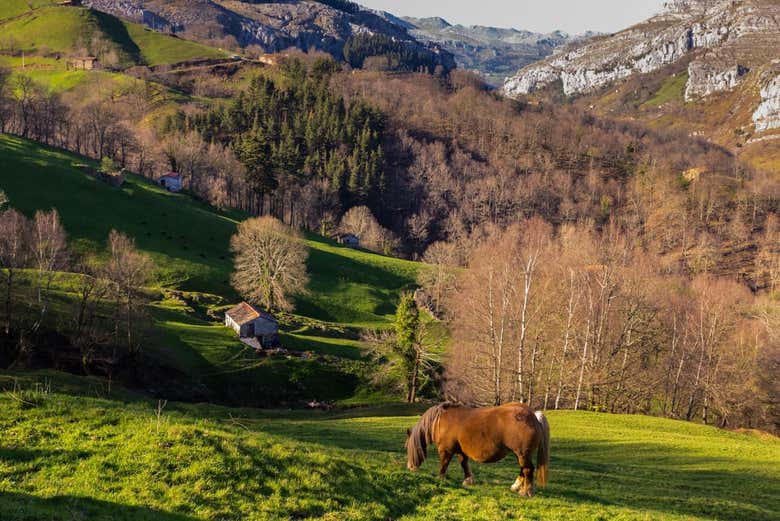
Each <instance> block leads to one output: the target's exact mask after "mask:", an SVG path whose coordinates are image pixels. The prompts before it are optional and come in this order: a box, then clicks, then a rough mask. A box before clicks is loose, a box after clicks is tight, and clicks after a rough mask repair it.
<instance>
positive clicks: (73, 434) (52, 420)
mask: <svg viewBox="0 0 780 521" xmlns="http://www.w3.org/2000/svg"><path fill="white" fill-rule="evenodd" d="M35 381H38V382H39V383H41V384H42V383H43V382H44V377H43V376H41V377H34V378H23V379H22V380H21V383H20V384H17V385H19V386H21V387H23V388H24V389H26V390H25V391H22V392H15V393H9V392H2V393H0V427H2V428H0V447H2V448H1V449H0V512H2V513H3V520H4V521H22V520H25V521H27V520H31V519H49V520H57V521H59V520H66V519H67V520H70V519H74V518H77V519H90V520H94V521H101V520H112V521H124V520H156V521H159V520H163V521H194V520H200V519H203V520H205V519H224V520H238V519H241V520H287V519H312V520H314V519H319V520H333V519H340V520H349V519H351V520H361V521H367V520H385V519H399V520H401V519H402V520H414V519H420V520H422V519H425V520H445V519H475V520H499V519H500V520H504V519H540V520H544V519H547V520H552V519H576V520H581V521H586V520H599V519H623V520H649V519H653V520H676V521H682V520H688V521H694V520H705V519H706V520H722V521H726V520H728V521H735V520H751V521H763V520H767V521H768V520H771V519H776V518H777V516H778V514H780V503H779V502H778V498H780V489H778V483H780V465H779V464H778V462H779V461H780V443H778V441H777V440H776V439H770V440H762V439H759V438H756V437H753V436H751V435H746V434H733V433H728V432H722V431H718V430H715V429H713V428H709V427H702V426H697V425H692V424H688V423H682V422H673V421H668V420H662V419H655V418H646V417H632V416H614V415H600V414H594V413H582V412H580V413H576V412H550V413H549V419H550V423H551V426H552V433H553V449H552V461H553V464H552V471H551V472H552V473H551V482H550V486H549V487H548V488H547V489H545V490H543V491H541V493H540V494H538V495H537V497H536V498H534V499H533V500H527V499H522V498H519V497H517V496H516V495H513V494H511V493H510V492H509V485H510V484H511V482H512V481H513V480H514V478H515V476H516V475H517V465H516V462H513V461H512V458H507V460H505V461H503V462H501V463H500V464H497V465H489V466H488V465H477V466H476V467H475V469H474V471H475V474H476V479H477V485H476V486H475V487H473V488H470V489H464V488H463V487H461V485H460V482H461V479H462V477H461V475H460V469H459V468H458V466H457V465H452V466H451V468H450V472H449V477H448V479H447V480H446V481H445V482H439V481H438V480H437V479H436V477H435V468H436V462H435V461H433V460H434V459H435V458H432V459H430V460H429V461H427V462H426V464H425V465H424V466H423V468H422V469H421V471H420V472H419V473H417V474H412V473H409V472H407V471H406V470H405V468H404V466H405V455H404V453H403V436H404V431H405V429H406V428H407V427H409V426H411V425H413V423H414V422H415V421H416V419H417V418H416V417H414V416H412V413H411V412H410V411H408V410H404V409H398V408H390V409H384V410H363V411H358V412H356V413H338V414H321V413H279V412H270V411H269V412H264V413H260V412H254V411H249V410H231V409H224V408H219V407H213V406H183V405H178V404H168V405H167V406H166V407H164V408H163V409H162V410H161V411H160V412H159V413H158V411H157V404H156V403H154V404H153V403H150V402H148V401H144V400H142V399H138V397H135V396H132V395H126V394H122V393H121V391H120V392H118V391H116V390H115V391H114V395H113V396H112V395H108V394H106V390H105V388H104V387H102V386H101V384H100V383H99V382H97V381H92V382H90V383H86V382H83V383H75V382H72V381H66V382H61V381H59V380H58V377H56V376H54V377H53V380H52V376H51V375H49V376H48V377H47V380H46V381H48V382H49V385H50V386H51V391H52V392H35V391H33V388H34V382H35ZM13 385H14V384H13V382H12V380H11V378H8V377H3V376H2V375H0V387H2V388H5V389H8V390H10V389H11V388H13ZM79 385H81V386H82V387H81V391H83V392H88V393H90V394H92V395H93V397H91V398H89V397H81V398H79V397H74V396H69V395H67V394H59V393H61V392H65V393H67V392H70V391H74V390H78V389H79ZM39 389H42V388H41V387H40V386H39ZM94 393H97V394H98V395H99V396H100V397H99V398H95V397H94ZM65 426H67V427H65ZM429 452H430V455H431V456H433V454H434V453H435V451H433V450H430V451H429Z"/></svg>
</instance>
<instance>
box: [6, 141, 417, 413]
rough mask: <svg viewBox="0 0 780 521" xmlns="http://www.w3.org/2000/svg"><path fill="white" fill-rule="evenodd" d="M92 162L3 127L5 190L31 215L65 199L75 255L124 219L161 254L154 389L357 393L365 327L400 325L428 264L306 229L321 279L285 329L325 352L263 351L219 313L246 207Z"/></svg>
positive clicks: (154, 310) (294, 341) (209, 393)
mask: <svg viewBox="0 0 780 521" xmlns="http://www.w3.org/2000/svg"><path fill="white" fill-rule="evenodd" d="M82 162H88V161H87V160H85V159H84V158H78V157H75V156H73V155H70V154H68V153H65V152H63V151H59V150H54V149H50V148H47V147H43V146H41V145H38V144H35V143H32V142H30V141H26V140H23V139H21V138H17V137H11V136H4V135H0V189H2V190H4V191H5V193H6V194H7V195H8V197H9V198H10V201H11V205H12V206H13V207H15V208H17V209H19V210H20V211H22V212H24V213H26V214H27V215H30V216H31V215H33V214H34V212H35V211H37V210H47V209H50V208H57V210H58V211H59V213H60V215H61V218H62V222H63V225H64V226H65V229H66V230H67V232H68V235H69V238H70V242H71V245H72V248H73V249H74V250H75V252H76V253H77V254H89V255H93V254H97V255H101V254H103V252H104V250H105V241H106V238H107V236H108V234H109V232H110V231H111V229H117V230H119V231H122V232H124V233H127V234H128V235H130V236H132V237H134V238H135V239H136V243H137V245H138V247H139V248H140V249H142V250H143V251H145V252H147V253H148V254H149V255H151V256H152V258H153V260H154V263H155V266H156V274H155V275H156V279H155V283H154V285H155V287H157V288H159V290H158V291H159V292H163V293H166V295H167V296H165V297H163V296H160V297H159V298H158V302H156V303H155V304H154V305H153V306H152V307H151V308H150V312H151V316H152V318H153V320H154V321H153V323H152V327H151V328H150V330H149V331H148V336H147V337H146V339H145V341H144V352H145V354H146V355H147V356H149V357H151V358H152V359H154V360H157V361H158V362H159V363H160V365H161V366H163V367H165V368H168V369H172V370H174V371H175V372H176V374H175V375H174V376H173V377H171V379H170V380H171V381H170V382H168V381H162V382H160V383H159V384H155V389H156V390H158V391H165V392H166V393H168V394H167V395H169V396H176V397H181V398H185V397H188V396H189V397H190V398H191V397H200V398H202V399H209V400H215V401H220V402H225V403H251V404H267V403H273V402H278V401H279V400H286V399H290V400H300V399H315V398H316V399H320V400H329V401H343V400H349V399H351V398H354V396H353V395H354V394H355V392H357V391H358V390H359V388H360V383H361V381H362V376H361V375H364V374H366V372H367V371H368V367H367V366H368V362H366V361H365V360H364V346H363V345H362V344H361V342H360V341H359V340H358V336H359V329H361V328H367V327H370V328H386V327H389V326H390V324H391V320H392V317H393V313H394V311H395V305H396V302H397V299H398V296H399V293H400V291H402V290H404V289H406V288H411V287H413V285H414V281H415V278H416V274H417V270H418V269H419V265H418V264H416V263H412V262H408V261H403V260H399V259H393V258H389V257H383V256H380V255H375V254H372V253H368V252H363V251H354V250H351V249H348V248H342V247H340V246H337V245H336V244H334V243H333V242H332V241H329V240H327V239H324V238H322V237H318V236H314V235H310V236H308V237H307V244H308V245H309V247H310V257H309V263H308V270H309V274H310V278H311V284H310V285H309V288H308V291H307V294H306V295H304V296H302V297H300V298H299V299H298V307H297V310H296V313H297V314H298V316H297V317H292V318H291V320H292V323H291V324H290V325H289V326H285V330H284V331H285V334H284V335H283V337H282V338H283V341H284V343H285V345H286V346H287V347H289V348H290V349H293V350H296V351H304V352H311V353H313V354H314V355H315V356H314V357H313V359H300V358H290V359H286V358H280V359H259V358H258V357H257V356H256V355H255V354H254V353H253V352H251V351H250V350H249V349H248V348H246V347H245V346H244V345H243V344H241V343H240V342H238V341H237V340H236V338H235V337H234V336H233V334H232V333H231V332H230V331H229V330H228V329H226V328H224V327H223V326H222V324H221V322H220V321H219V320H218V318H219V317H220V314H219V312H218V311H219V309H224V307H225V306H228V305H230V304H231V303H235V302H236V301H238V300H239V297H238V296H237V295H236V294H235V292H234V291H233V289H232V288H231V287H230V284H229V279H230V272H231V270H232V259H231V255H230V252H229V243H230V237H231V236H232V234H233V233H235V230H236V225H237V223H238V221H239V220H240V219H242V218H243V216H242V215H240V214H237V213H224V212H218V211H216V210H214V209H213V208H211V207H209V206H206V205H204V204H201V203H198V202H196V201H194V200H192V199H191V198H190V197H188V196H187V195H184V194H170V193H168V192H166V191H165V190H162V189H161V188H159V187H158V186H156V185H154V184H152V183H150V182H148V181H147V180H145V179H142V178H139V177H135V176H131V177H130V178H129V179H128V181H127V183H126V184H125V186H124V187H123V188H122V189H116V188H112V187H110V186H108V185H106V184H104V183H102V182H100V181H97V180H96V179H94V178H92V177H90V176H89V175H87V174H85V173H83V172H81V171H79V170H78V169H76V168H75V167H74V166H73V165H74V164H78V163H82ZM42 187H43V188H42ZM57 290H58V292H59V294H60V296H61V299H62V305H61V307H62V308H63V310H65V309H66V306H67V305H68V299H70V301H71V303H72V301H73V300H74V296H73V295H69V293H68V291H69V288H68V287H67V286H57ZM170 290H176V293H177V294H180V295H181V296H183V298H180V297H177V296H174V295H172V294H170ZM209 312H211V317H209V316H208V314H209ZM65 313H67V311H63V314H65ZM321 357H325V359H324V360H322V359H321ZM372 399H373V398H372Z"/></svg>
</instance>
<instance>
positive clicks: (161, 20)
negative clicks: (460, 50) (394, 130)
mask: <svg viewBox="0 0 780 521" xmlns="http://www.w3.org/2000/svg"><path fill="white" fill-rule="evenodd" d="M82 4H83V5H85V6H87V7H92V8H94V9H97V10H100V11H104V12H108V13H111V14H114V15H117V16H121V17H123V18H127V19H130V20H132V21H135V22H139V23H143V24H145V25H146V26H148V27H150V28H152V29H155V30H158V31H166V32H171V33H176V34H180V35H182V36H184V37H187V38H191V39H195V40H199V41H204V42H208V43H210V44H212V45H220V46H224V47H231V46H236V45H237V46H240V47H247V46H250V45H256V46H259V47H260V48H261V49H263V51H265V52H279V51H282V50H285V49H289V48H291V47H296V48H299V49H302V50H319V51H324V52H327V53H330V54H332V55H333V56H335V57H337V58H339V59H341V58H343V52H344V47H345V45H346V44H347V42H349V41H350V39H352V38H355V37H362V40H361V42H363V44H365V43H366V41H368V40H370V39H371V38H372V37H377V38H380V39H381V42H382V45H378V44H377V43H376V42H372V47H371V48H372V49H373V50H375V49H377V48H378V47H382V46H384V47H390V46H392V47H393V48H394V50H395V52H397V53H404V55H409V54H415V55H419V56H424V57H425V59H427V60H430V61H433V62H435V63H438V64H441V65H443V66H444V67H446V68H450V67H453V66H454V64H455V63H454V60H453V58H452V56H451V55H450V54H449V53H448V52H446V51H443V50H441V49H440V48H438V47H437V46H435V45H431V44H428V43H423V42H419V41H417V40H416V39H415V38H414V37H413V36H412V35H410V34H409V32H408V30H407V28H406V27H405V26H403V25H399V24H397V23H394V21H392V20H390V19H388V18H387V17H385V16H383V15H382V14H381V13H377V12H374V11H371V10H368V9H364V8H362V7H360V6H359V5H357V4H355V3H352V2H349V1H347V0H320V1H314V0H285V1H280V2H273V1H265V0H242V1H239V0H82Z"/></svg>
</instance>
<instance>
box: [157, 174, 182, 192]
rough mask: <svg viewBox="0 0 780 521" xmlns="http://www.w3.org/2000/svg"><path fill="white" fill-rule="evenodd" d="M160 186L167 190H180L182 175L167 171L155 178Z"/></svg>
mask: <svg viewBox="0 0 780 521" xmlns="http://www.w3.org/2000/svg"><path fill="white" fill-rule="evenodd" d="M157 182H158V183H160V186H162V187H163V188H165V189H166V190H168V191H169V192H181V189H182V177H181V174H177V173H176V172H168V173H167V174H165V175H164V176H162V177H160V179H158V180H157Z"/></svg>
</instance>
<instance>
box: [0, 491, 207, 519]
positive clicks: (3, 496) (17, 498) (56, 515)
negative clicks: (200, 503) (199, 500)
mask: <svg viewBox="0 0 780 521" xmlns="http://www.w3.org/2000/svg"><path fill="white" fill-rule="evenodd" d="M0 513H2V515H1V516H0V518H2V520H3V521H33V520H36V521H37V520H44V519H45V520H46V521H72V520H74V519H89V520H90V521H194V520H195V519H196V518H194V517H189V516H186V515H182V514H173V513H169V512H162V511H160V510H155V509H152V508H146V507H140V506H128V505H121V504H118V503H111V502H108V501H98V500H96V499H92V498H84V497H77V496H54V497H50V498H39V497H36V496H31V495H28V494H18V493H14V492H0Z"/></svg>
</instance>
